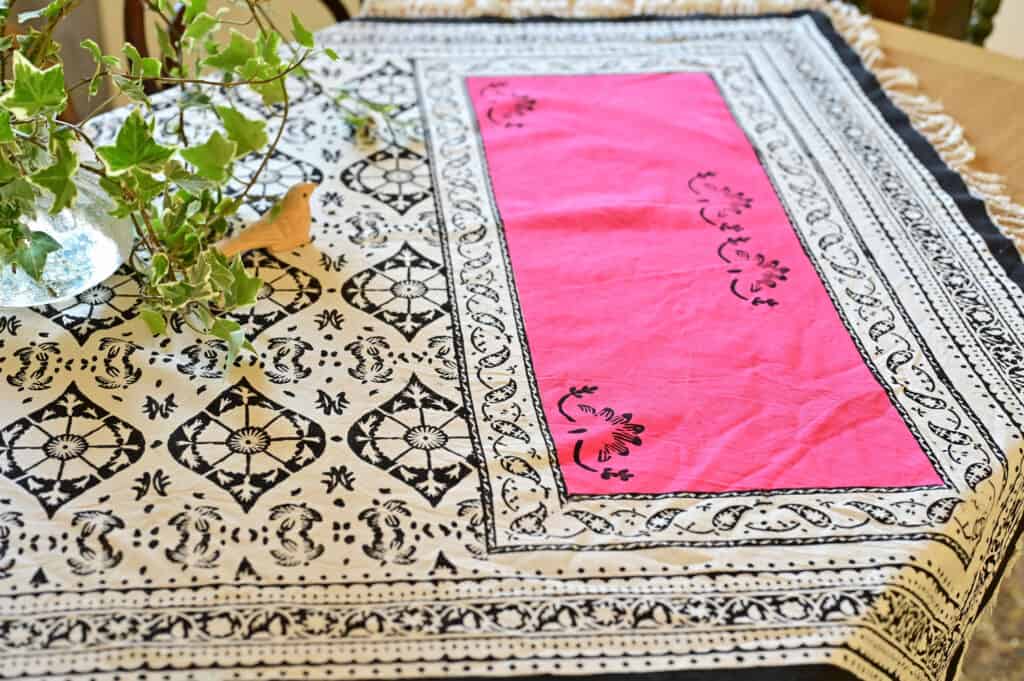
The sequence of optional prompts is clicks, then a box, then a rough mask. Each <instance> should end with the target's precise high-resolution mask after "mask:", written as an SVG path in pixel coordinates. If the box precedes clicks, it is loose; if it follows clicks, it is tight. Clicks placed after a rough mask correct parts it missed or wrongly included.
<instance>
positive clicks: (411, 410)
mask: <svg viewBox="0 0 1024 681" xmlns="http://www.w3.org/2000/svg"><path fill="white" fill-rule="evenodd" d="M348 444H349V446H350V447H351V448H352V451H354V452H355V453H356V456H358V457H359V458H361V459H363V460H364V461H367V462H369V463H371V464H373V465H374V466H377V467H378V468H380V469H382V470H385V471H387V472H388V473H390V474H391V475H392V476H394V477H395V478H397V479H398V480H401V481H402V482H404V483H405V484H407V485H409V486H410V487H412V488H413V489H415V490H416V491H417V492H419V493H420V494H421V495H423V498H425V499H426V500H427V501H429V502H430V504H431V505H432V506H437V504H438V503H439V502H440V501H441V498H442V497H444V495H445V494H446V493H447V492H448V491H450V490H451V489H452V488H453V487H455V486H456V485H458V484H459V482H460V481H462V479H463V478H465V477H466V476H467V475H469V474H470V472H471V471H472V467H471V466H470V464H471V463H472V451H473V450H472V444H471V442H470V439H469V427H468V425H467V423H466V410H465V408H464V407H462V406H460V405H457V404H456V403H455V402H453V401H451V400H449V399H448V398H446V397H443V396H441V395H438V394H437V393H436V392H434V391H433V390H431V389H430V388H428V387H427V386H426V385H424V384H423V383H422V382H421V381H420V380H419V379H418V378H417V377H416V375H415V374H413V376H412V378H411V379H410V380H409V383H408V384H407V385H406V386H405V387H404V388H402V390H401V392H399V393H398V394H397V395H395V396H394V397H392V398H391V399H390V400H388V401H387V402H385V403H384V404H382V405H380V406H379V407H377V408H376V409H374V410H372V411H370V412H369V413H367V414H365V415H364V416H363V417H362V418H360V419H359V421H357V422H356V423H355V425H353V426H352V428H351V429H350V430H349V432H348Z"/></svg>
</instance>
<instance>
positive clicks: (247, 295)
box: [228, 258, 263, 307]
mask: <svg viewBox="0 0 1024 681" xmlns="http://www.w3.org/2000/svg"><path fill="white" fill-rule="evenodd" d="M231 274H232V275H233V278H234V281H233V282H232V284H231V289H230V293H231V295H230V296H229V303H228V305H229V307H245V306H248V305H252V304H254V303H255V302H256V296H257V294H259V292H260V289H261V288H262V287H263V281H262V280H261V279H260V278H259V277H250V276H249V273H248V272H246V271H245V266H244V265H243V264H242V259H241V258H235V260H234V261H233V262H232V263H231Z"/></svg>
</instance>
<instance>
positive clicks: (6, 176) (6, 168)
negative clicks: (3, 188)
mask: <svg viewBox="0 0 1024 681" xmlns="http://www.w3.org/2000/svg"><path fill="white" fill-rule="evenodd" d="M20 174H21V171H20V170H18V166H16V165H14V164H13V163H11V162H10V161H8V160H7V159H6V158H4V157H3V156H0V184H3V183H4V182H10V181H11V180H13V179H14V178H16V177H18V176H19V175H20Z"/></svg>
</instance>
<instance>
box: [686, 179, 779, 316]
mask: <svg viewBox="0 0 1024 681" xmlns="http://www.w3.org/2000/svg"><path fill="white" fill-rule="evenodd" d="M716 176H717V174H716V173H714V172H711V171H707V172H701V173H697V174H696V175H694V176H693V177H691V178H690V181H689V182H688V183H687V186H688V187H689V188H690V191H691V192H693V193H694V194H695V195H696V196H697V203H698V204H699V205H700V217H701V219H702V220H703V221H704V222H706V223H708V224H709V225H714V226H716V227H718V229H719V230H720V231H722V232H725V233H732V234H742V233H743V232H745V231H746V230H745V228H744V227H743V225H740V224H737V223H730V222H728V220H730V219H735V218H737V217H739V216H740V215H742V214H743V213H744V212H745V211H747V210H749V209H750V208H751V207H752V206H753V203H754V201H753V199H752V198H750V197H748V196H747V195H745V194H744V193H743V192H736V191H733V190H732V189H731V188H730V187H729V186H728V185H720V184H718V183H717V182H716V181H715V180H714V178H715V177H716ZM750 242H751V237H749V236H727V237H726V239H725V240H724V241H723V242H722V243H721V244H720V245H719V246H718V257H719V258H720V259H721V260H722V262H724V263H726V264H727V265H729V268H728V269H727V270H726V272H728V273H729V274H730V275H732V278H731V281H730V282H729V291H730V292H731V293H732V294H733V295H734V296H736V297H737V298H739V299H740V300H744V301H746V302H748V303H750V304H751V305H753V306H754V307H759V306H762V305H764V306H767V307H769V308H771V307H775V306H777V305H778V304H779V301H778V300H776V299H775V298H772V297H770V296H767V295H765V294H766V292H767V291H768V290H771V289H774V288H776V287H777V286H778V285H779V283H780V282H784V281H787V275H788V274H789V268H788V267H784V266H783V265H782V264H781V263H780V262H779V260H778V259H770V258H769V257H768V256H766V255H765V254H764V253H758V252H755V251H752V250H750V248H749V246H750Z"/></svg>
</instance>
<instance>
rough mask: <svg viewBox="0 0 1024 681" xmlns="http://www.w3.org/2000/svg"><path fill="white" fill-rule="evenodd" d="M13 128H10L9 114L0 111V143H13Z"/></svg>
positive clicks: (8, 112)
mask: <svg viewBox="0 0 1024 681" xmlns="http://www.w3.org/2000/svg"><path fill="white" fill-rule="evenodd" d="M13 141H14V128H12V127H11V112H10V111H0V142H13Z"/></svg>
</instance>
